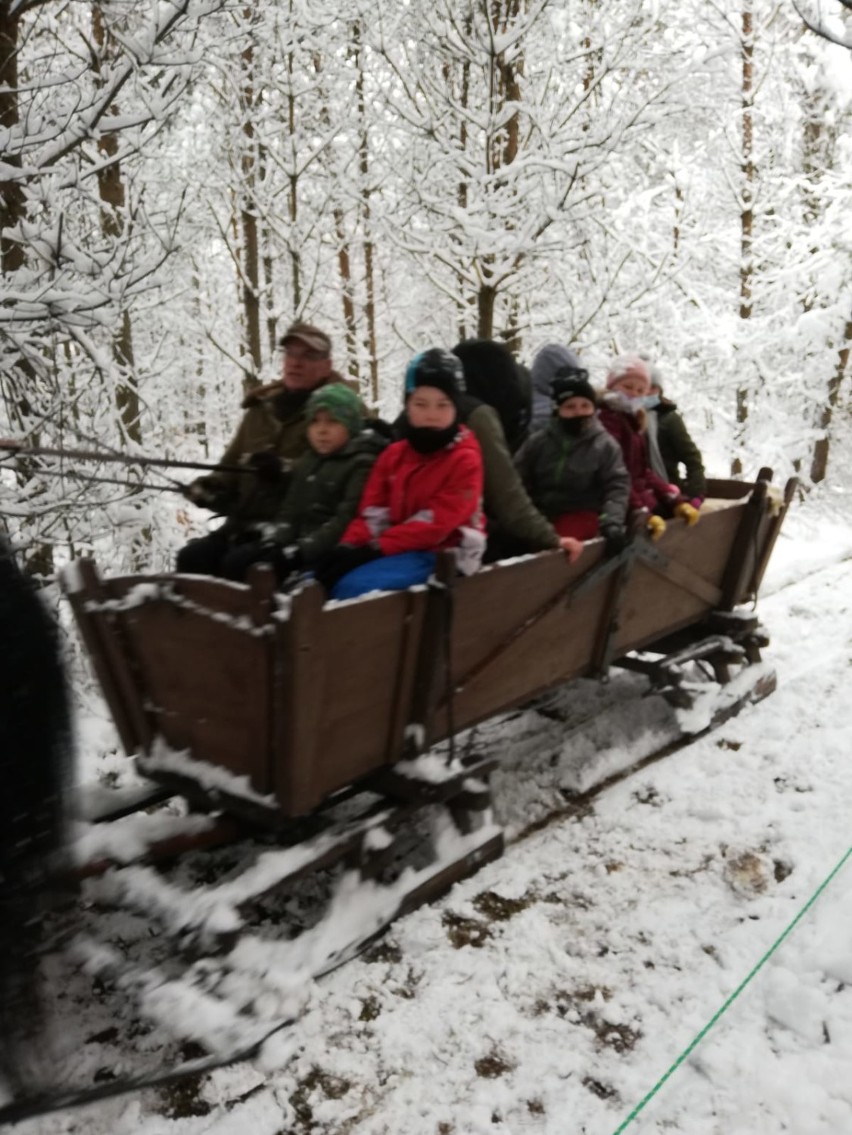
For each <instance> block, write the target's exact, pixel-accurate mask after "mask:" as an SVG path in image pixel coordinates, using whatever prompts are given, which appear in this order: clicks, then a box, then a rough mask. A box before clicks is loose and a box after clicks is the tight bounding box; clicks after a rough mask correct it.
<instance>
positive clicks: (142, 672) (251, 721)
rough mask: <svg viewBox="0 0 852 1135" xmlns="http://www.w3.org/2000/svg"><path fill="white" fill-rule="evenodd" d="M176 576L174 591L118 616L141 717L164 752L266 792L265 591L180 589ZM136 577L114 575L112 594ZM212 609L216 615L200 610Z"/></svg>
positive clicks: (217, 585) (217, 586)
mask: <svg viewBox="0 0 852 1135" xmlns="http://www.w3.org/2000/svg"><path fill="white" fill-rule="evenodd" d="M184 580H185V577H176V579H175V581H174V586H173V587H168V588H164V589H161V591H160V593H159V595H155V596H152V597H151V598H150V599H149V600H148V601H146V602H144V603H141V604H139V605H134V606H131V607H129V608H128V609H127V610H125V611H122V612H121V620H122V629H123V631H124V635H125V638H126V640H127V641H128V643H129V644H130V648H131V650H132V654H133V657H134V662H135V669H136V670H137V672H138V673H139V676H140V683H141V684H142V686H143V688H144V690H145V694H146V702H147V705H148V707H149V719H150V720H151V721H152V723H153V724H154V725H155V728H156V733H157V734H158V735H159V736H161V737H162V738H163V739H164V740H165V742H166V743H167V744H168V745H169V746H170V747H171V748H172V749H174V750H176V751H183V750H186V751H188V752H189V754H190V755H191V756H192V757H193V758H194V759H195V760H198V761H207V762H209V763H211V764H214V765H218V766H220V767H223V768H226V769H227V770H228V771H229V772H231V773H233V774H234V775H235V776H238V777H241V776H246V777H248V779H249V782H250V785H251V788H252V789H253V790H254V791H255V792H257V793H259V794H261V795H265V794H267V793H268V792H270V791H271V786H270V721H269V712H268V705H269V682H270V675H269V670H270V666H271V650H272V646H271V638H272V635H271V631H272V628H271V625H270V626H268V627H267V625H265V624H264V618H265V615H264V608H265V609H266V611H267V613H268V597H267V599H266V600H264V598H263V596H262V594H259V593H258V591H257V590H255V591H252V590H251V589H247V588H244V587H243V588H236V587H233V586H229V585H227V584H223V583H221V582H220V581H218V580H190V581H189V582H190V587H189V588H186V587H185V586H184ZM134 582H135V581H134V580H133V579H125V580H118V581H116V590H117V592H118V595H121V594H122V593H126V592H127V591H128V590H130V588H131V587H132V586H133V584H134ZM220 596H221V597H222V599H223V605H224V606H226V607H227V610H226V611H225V612H221V607H219V606H218V605H217V604H218V598H219V597H220ZM217 610H218V611H220V612H221V613H220V615H219V617H218V618H214V617H211V616H210V615H209V614H208V611H211V612H216V611H217ZM258 622H260V623H261V625H260V626H258V625H257V624H258ZM152 740H153V738H152ZM148 748H149V749H150V744H149V746H148Z"/></svg>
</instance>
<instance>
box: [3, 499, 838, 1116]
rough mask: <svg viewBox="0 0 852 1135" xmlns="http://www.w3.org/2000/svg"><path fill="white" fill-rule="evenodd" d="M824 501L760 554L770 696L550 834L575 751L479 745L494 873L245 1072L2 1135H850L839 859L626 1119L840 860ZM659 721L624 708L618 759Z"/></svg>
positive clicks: (509, 725)
mask: <svg viewBox="0 0 852 1135" xmlns="http://www.w3.org/2000/svg"><path fill="white" fill-rule="evenodd" d="M843 503H844V502H843V501H842V500H839V499H838V500H837V501H836V502H835V504H834V505H832V506H831V507H830V508H829V507H828V506H827V504H825V502H823V505H822V507H820V508H817V507H814V506H808V507H807V508H806V507H798V508H794V510H793V511H792V513H791V515H790V516H789V517H788V520H787V522H786V528H785V531H784V533H783V534H782V537H781V539H780V541H779V544H778V547H777V550H776V554H775V557H774V560H773V562H772V564H771V565H770V570H769V573H768V576H767V579H766V581H765V584H764V594H763V596H762V598H761V602H760V607H759V609H760V614H761V617H762V621H763V623H764V624H765V626H766V627H767V629H768V630H769V631H770V634H771V638H772V642H771V645H770V647H769V648H768V649H767V651H766V652H765V657H766V659H767V660H768V661H769V662H771V663H772V664H773V665H774V667H775V669H776V671H777V675H778V690H777V692H776V693H775V694H774V695H773V696H772V697H770V698H768V699H767V700H765V701H763V702H761V703H760V704H758V705H755V706H753V707H750V708H748V709H747V710H745V711H744V712H743V713H741V714H740V715H739V716H738V717H736V718H734V719H733V720H731V721H729V722H728V723H727V724H725V725H724V726H722V727H721V728H719V729H718V730H716V731H715V732H713V733H710V734H708V735H706V736H703V737H701V738H700V739H698V740H696V741H694V742H693V743H692V744H690V745H688V746H686V747H684V748H682V749H680V750H679V751H677V752H676V753H674V754H673V755H672V756H670V757H668V758H666V759H665V760H662V761H659V762H657V763H655V764H652V765H650V766H648V767H646V768H645V769H643V770H642V771H640V772H638V773H635V774H633V775H631V776H629V777H627V778H626V779H624V780H622V781H621V782H619V783H617V784H615V785H614V786H612V787H610V788H607V789H605V790H604V791H603V792H602V793H601V794H599V795H598V796H597V797H596V798H595V799H594V800H593V802H592V803H591V805H590V806H589V807H588V808H585V809H581V810H577V809H564V808H563V809H562V811H561V813H560V814H559V815H558V817H557V818H554V819H551V821H550V822H544V823H543V824H542V826H537V825H536V824H532V825H530V824H529V823H528V821H529V820H536V819H542V820H543V819H544V817H546V816H548V815H552V814H553V813H554V810H555V809H556V806H557V804H558V802H559V801H560V800H561V801H562V802H563V804H564V798H563V797H562V795H561V794H560V792H559V789H560V787H561V786H567V787H572V786H573V784H574V783H575V780H576V775H577V770H576V753H577V746H578V744H582V743H583V742H582V738H581V737H579V738H578V737H577V736H573V735H572V736H571V737H570V738H569V740H568V741H567V742H566V739H565V727H564V725H560V723H559V722H558V721H554V720H553V719H552V718H547V717H541V718H540V720H539V721H538V723H537V725H536V724H535V723H534V722H533V719H534V717H535V715H533V714H527V715H526V716H525V717H524V718H518V717H517V716H516V717H514V718H513V719H512V720H510V721H507V722H505V723H504V725H503V726H502V730H503V731H502V734H501V735H500V736H499V737H498V738H497V739H496V742H495V738H494V737H488V735H487V731H486V734H485V739H486V740H487V741H488V743H489V744H492V745H493V744H495V743H497V744H499V743H500V742H501V739H502V744H503V745H504V747H505V756H506V762H505V767H504V769H503V771H502V772H501V773H500V774H498V776H497V777H496V778H495V792H496V797H497V808H498V811H499V812H500V816H499V817H498V818H500V819H502V820H503V822H505V823H506V827H507V831H508V833H509V836H510V846H509V847H508V849H507V854H506V855H505V857H504V858H503V859H502V860H500V861H498V862H496V863H494V864H491V865H490V866H488V867H486V868H485V869H483V870H482V871H481V872H480V873H479V874H478V875H476V876H475V877H473V878H471V879H469V880H467V881H465V882H464V883H463V884H461V885H459V886H457V887H456V888H455V889H454V890H453V891H452V892H451V893H450V894H449V895H448V896H447V897H446V898H445V899H444V900H443V901H441V902H440V903H437V904H436V905H434V906H431V907H427V908H424V909H421V910H420V911H418V912H417V913H415V914H413V915H411V916H409V917H408V918H406V919H404V920H402V921H400V922H398V923H396V924H395V925H394V926H393V927H392V928H391V929H390V931H389V932H388V933H387V934H386V935H385V937H384V938H383V939H382V940H381V941H380V942H379V943H378V944H377V945H375V946H374V947H372V948H371V949H370V950H369V951H368V952H367V953H366V954H365V955H364V956H363V957H362V958H360V959H358V960H356V961H354V962H352V963H350V964H349V965H347V966H345V967H343V968H341V969H339V970H337V971H335V972H334V973H332V974H331V975H329V976H328V977H326V978H323V979H321V980H320V981H318V982H316V983H315V984H314V985H313V986H312V988H311V989H310V990H309V1001H308V1007H307V1010H306V1012H305V1013H304V1015H303V1016H302V1018H301V1019H300V1021H299V1022H298V1024H297V1025H296V1026H295V1027H294V1028H293V1029H292V1030H291V1031H290V1032H289V1033H288V1034H287V1035H286V1038H283V1037H279V1038H277V1039H276V1041H275V1043H273V1044H271V1045H270V1046H269V1049H268V1051H267V1052H265V1053H264V1057H263V1059H261V1060H258V1061H255V1062H252V1063H249V1064H243V1065H240V1066H236V1067H231V1068H227V1069H222V1070H219V1071H217V1072H215V1073H213V1074H211V1075H210V1076H209V1077H208V1078H206V1079H204V1080H203V1081H201V1082H200V1083H191V1084H189V1085H187V1086H186V1088H185V1090H183V1091H182V1092H176V1091H174V1090H169V1091H155V1090H150V1091H147V1092H143V1093H140V1094H138V1095H136V1096H129V1097H125V1098H123V1099H120V1100H114V1101H109V1102H106V1103H102V1104H98V1105H93V1106H91V1107H89V1108H86V1109H83V1110H79V1111H75V1112H67V1113H60V1114H58V1115H55V1116H50V1117H45V1118H42V1119H40V1120H35V1121H31V1122H29V1123H27V1124H22V1125H21V1126H20V1128H19V1130H20V1131H21V1132H23V1133H26V1135H35V1133H36V1132H39V1133H44V1135H47V1133H51V1135H54V1133H55V1135H60V1133H71V1132H79V1133H83V1132H85V1133H86V1135H130V1133H131V1132H132V1133H134V1135H135V1133H144V1135H202V1133H204V1135H237V1133H240V1135H244V1133H246V1132H250V1133H251V1135H283V1133H284V1132H291V1131H292V1132H297V1133H300V1135H301V1133H309V1132H310V1133H314V1135H332V1133H335V1135H337V1133H343V1132H347V1133H357V1135H386V1133H387V1135H400V1133H406V1135H474V1133H479V1132H488V1133H489V1135H498V1133H501V1132H506V1133H508V1132H511V1133H513V1135H514V1133H521V1132H524V1133H526V1132H530V1133H541V1135H545V1133H547V1135H579V1133H583V1135H616V1133H617V1132H619V1131H621V1130H626V1131H628V1132H630V1133H636V1135H639V1133H640V1132H645V1133H654V1135H669V1133H672V1132H681V1133H684V1135H710V1133H714V1135H715V1133H719V1135H722V1133H724V1135H746V1133H748V1135H758V1133H764V1132H765V1133H767V1135H775V1133H778V1132H790V1133H795V1135H822V1133H825V1135H829V1133H831V1135H842V1133H852V1078H847V1077H848V1067H849V1065H850V1062H852V865H845V866H843V867H841V869H840V870H839V871H838V872H837V874H836V876H835V877H834V878H833V879H832V880H831V882H830V883H829V884H828V886H827V887H826V889H825V890H824V892H823V893H822V894H821V895H820V896H819V897H818V899H817V900H816V901H815V902H814V903H813V905H812V906H811V907H810V908H809V909H808V910H807V911H806V912H805V913H804V914H803V915H802V917H801V918H800V920H799V921H798V923H797V924H796V925H795V926H794V927H793V929H792V931H791V932H790V933H789V935H788V936H787V937H786V938H785V939H784V940H783V941H782V942H781V943H780V944H779V945H778V946H777V948H776V949H774V952H772V953H771V956H769V957H768V959H767V960H766V961H765V964H764V965H763V966H762V967H761V968H760V969H759V970H758V972H756V973H755V974H754V976H753V977H752V979H751V981H750V982H748V984H746V986H745V988H743V989H742V991H741V992H740V993H739V995H738V996H737V997H736V998H735V999H734V1000H733V1001H732V1002H731V1004H730V1005H729V1007H728V1008H727V1009H726V1011H725V1012H724V1014H723V1015H722V1016H721V1017H720V1018H719V1019H718V1021H717V1022H716V1023H715V1024H714V1025H713V1027H712V1028H711V1029H710V1030H709V1031H708V1032H707V1034H706V1036H705V1037H704V1038H703V1039H702V1040H701V1042H700V1043H699V1044H698V1045H697V1046H696V1047H695V1048H694V1049H693V1050H692V1052H691V1053H690V1055H688V1057H687V1058H686V1059H685V1060H684V1061H683V1063H682V1064H680V1066H679V1067H677V1068H676V1070H675V1071H674V1072H673V1073H672V1075H671V1076H670V1077H669V1078H668V1079H667V1080H666V1082H665V1083H663V1085H662V1086H661V1087H660V1089H659V1091H658V1092H657V1093H656V1094H655V1095H654V1096H653V1098H651V1099H650V1100H649V1101H648V1102H647V1105H646V1106H645V1107H644V1108H643V1109H642V1110H641V1111H640V1112H639V1114H638V1115H636V1116H635V1118H633V1119H631V1120H630V1122H629V1123H628V1122H627V1121H628V1118H629V1117H630V1116H631V1113H632V1112H633V1110H634V1109H635V1108H636V1107H637V1106H638V1105H639V1104H640V1102H641V1101H643V1100H645V1098H646V1096H647V1095H648V1093H649V1092H651V1090H652V1088H654V1086H655V1085H656V1084H657V1082H658V1081H659V1080H660V1079H661V1078H662V1077H663V1076H664V1074H665V1073H666V1072H667V1071H668V1070H669V1069H670V1068H671V1067H672V1066H673V1065H674V1064H675V1062H676V1061H677V1060H678V1058H679V1057H680V1056H681V1054H682V1053H683V1052H684V1051H685V1050H686V1049H687V1048H688V1047H689V1046H690V1045H691V1043H692V1042H693V1041H694V1039H695V1038H696V1037H697V1035H698V1034H699V1033H700V1032H701V1030H702V1029H704V1028H705V1026H707V1025H708V1023H709V1022H711V1020H712V1019H713V1017H714V1014H716V1013H717V1011H718V1010H719V1009H720V1008H721V1007H722V1005H723V1004H724V1003H725V1002H726V1000H727V999H728V998H730V996H731V995H732V994H733V993H734V992H735V991H736V990H737V989H738V988H739V987H740V985H741V984H742V983H743V982H744V980H745V979H746V978H747V977H748V976H749V974H750V973H751V972H752V970H753V969H754V968H755V967H756V966H757V965H758V963H759V962H760V961H761V960H762V959H763V958H764V957H765V955H766V954H767V952H768V951H770V950H771V949H772V947H773V946H775V944H776V943H777V941H778V939H779V937H780V936H781V935H782V934H783V933H784V931H785V930H786V929H787V928H788V927H789V926H790V924H791V923H792V922H793V920H794V919H795V918H796V917H797V916H798V915H799V914H800V912H801V911H802V909H803V908H804V907H805V905H806V903H808V901H809V900H810V899H811V897H812V896H813V895H814V894H815V892H816V891H817V889H818V888H819V887H820V885H821V883H822V882H823V880H825V879H826V877H827V876H829V874H830V873H831V872H832V870H833V869H834V868H835V866H836V865H837V864H838V863H839V862H840V861H841V860H842V859H843V857H844V855H845V854H846V853H847V850H848V849H849V847H850V844H852V839H851V838H850V823H849V810H850V805H852V761H850V759H849V758H850V743H849V737H850V729H852V697H850V692H851V691H852V682H850V677H852V673H850V665H852V618H850V609H852V525H850V523H849V522H846V521H844V520H843V519H842V517H843ZM588 685H589V694H588V697H589V699H590V701H594V698H595V696H596V695H595V693H594V690H593V689H592V688H591V684H588ZM642 704H643V705H647V704H649V703H647V702H646V703H642ZM615 716H616V717H617V715H615ZM608 720H611V719H608ZM594 728H595V729H597V730H600V728H601V727H600V725H597V726H595V727H594ZM653 728H656V726H654V725H653V723H651V724H649V723H648V722H646V721H644V720H643V721H642V722H641V723H640V722H639V719H638V710H637V713H636V714H635V715H632V714H631V715H627V716H626V718H625V716H624V715H622V718H621V721H620V732H619V729H618V728H612V729H611V730H610V735H608V736H607V737H606V741H605V743H606V745H607V746H608V747H609V749H610V751H611V755H612V757H613V759H614V760H616V761H617V759H618V757H619V752H621V754H622V755H626V754H627V753H630V755H631V756H635V755H636V753H637V750H638V749H640V748H641V747H642V746H643V745H645V746H648V739H647V736H646V734H647V731H648V729H653ZM100 729H101V727H100V726H99V725H97V723H92V722H89V723H84V728H83V730H82V733H83V736H84V738H86V739H89V738H92V737H94V736H95V735H96V734H97V733H99V731H100ZM602 735H603V734H601V733H600V732H598V733H596V734H595V736H596V737H597V742H596V744H597V745H600V744H602V743H603V742H601V740H600V738H601V736H602ZM653 747H654V744H651V745H650V748H653ZM68 1027H69V1028H71V1023H70V1021H69V1026H68ZM128 1070H129V1069H125V1071H128ZM625 1124H627V1125H626V1126H624V1125H625Z"/></svg>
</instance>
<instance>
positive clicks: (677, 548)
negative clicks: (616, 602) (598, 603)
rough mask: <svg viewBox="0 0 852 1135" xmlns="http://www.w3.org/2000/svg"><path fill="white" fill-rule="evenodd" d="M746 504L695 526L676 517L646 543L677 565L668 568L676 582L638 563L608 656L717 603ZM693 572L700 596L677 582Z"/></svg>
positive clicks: (676, 627)
mask: <svg viewBox="0 0 852 1135" xmlns="http://www.w3.org/2000/svg"><path fill="white" fill-rule="evenodd" d="M747 507H748V502H747V501H746V500H743V501H742V502H737V503H736V504H735V505H734V506H732V507H731V508H728V509H724V510H722V511H720V512H713V513H710V514H709V515H707V516H705V517H703V518H702V519H701V521H699V524H698V525H697V527H695V528H687V527H686V526H685V525H683V524H681V523H679V522H675V523H674V524H670V525H669V526H668V528H667V529H666V532H665V534H664V536H663V537H662V539H661V540H660V541H659V542H658V543H655V544H652V545H650V547H649V549H648V551H649V554H650V555H653V553H654V552H656V551H659V553H660V555H661V556H664V557H665V558H666V560H667V561H669V563H670V564H673V565H677V566H676V567H673V568H672V569H671V574H672V575H673V576H674V575H676V576H677V582H676V581H675V579H674V578H665V577H663V576H661V575H659V574H658V573H657V572H655V571H654V570H653V569H652V566H651V564H650V563H647V562H643V561H642V560H641V559H640V561H639V562H637V564H636V567H635V570H634V572H633V574H632V576H631V578H630V579H629V581H628V586H627V588H626V592H625V596H624V601H623V605H622V611H621V615H620V620H619V623H620V625H619V628H618V632H617V634H616V636H615V644H614V648H613V654H612V657H613V659H615V658H620V657H622V656H623V655H625V654H628V653H629V652H630V651H632V650H641V649H642V648H643V647H644V646H646V645H647V644H649V643H653V642H655V641H659V639H660V638H661V637H662V636H663V635H668V634H672V633H676V632H678V631H680V630H682V629H684V628H686V627H689V626H691V625H692V624H695V623H698V622H701V621H702V620H703V619H704V618H705V617H706V615H707V614H709V612H710V611H711V610H713V609H714V608H715V607H717V606H718V601H719V598H720V591H721V587H722V581H723V579H724V576H725V572H726V571H727V570H728V562H729V556H730V550H731V547H732V545H733V544H734V542H735V540H736V539H737V537H738V533H739V530H740V528H741V523H742V515H743V512H744V511H745V509H746V508H747ZM695 577H698V578H700V579H701V580H703V581H704V584H705V585H706V586H704V587H702V588H701V591H702V593H703V594H702V595H696V594H695V591H696V590H697V588H696V587H695V586H693V587H692V588H691V589H690V590H687V589H685V588H684V587H683V586H681V583H680V581H681V580H684V581H685V580H686V579H689V580H691V581H693V583H694V579H695Z"/></svg>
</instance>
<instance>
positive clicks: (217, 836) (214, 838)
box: [71, 816, 244, 879]
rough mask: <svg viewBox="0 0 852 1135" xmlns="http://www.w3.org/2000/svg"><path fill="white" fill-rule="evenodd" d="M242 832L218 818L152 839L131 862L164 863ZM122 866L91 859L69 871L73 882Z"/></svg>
mask: <svg viewBox="0 0 852 1135" xmlns="http://www.w3.org/2000/svg"><path fill="white" fill-rule="evenodd" d="M243 834H244V833H243V831H242V829H241V828H240V827H239V825H238V823H237V821H236V820H235V819H234V818H233V817H232V816H220V817H218V818H217V820H216V822H215V823H214V824H212V825H211V826H210V827H209V828H206V829H205V830H204V831H197V832H186V833H183V834H177V835H172V836H168V837H167V838H165V839H157V840H152V841H151V842H150V843H149V844H147V845H146V846H145V849H144V851H143V852H142V853H141V854H140V855H139V857H138V858H137V859H136V860H134V862H136V863H165V862H168V861H169V860H171V859H177V858H179V857H180V856H181V855H185V854H186V853H187V852H189V851H206V850H210V849H211V848H214V847H222V846H224V845H225V844H229V843H234V842H235V841H236V840H238V839H239V838H240V836H241V835H243ZM122 866H124V864H123V863H122V862H121V861H119V860H117V859H113V858H111V857H110V856H103V857H101V858H99V859H90V860H88V861H87V862H86V863H82V864H81V865H80V866H79V867H77V868H75V869H74V870H73V871H71V875H72V877H73V878H75V879H91V878H95V877H96V876H98V875H104V874H106V872H107V871H111V870H112V869H113V868H116V867H117V868H119V869H120V868H121V867H122Z"/></svg>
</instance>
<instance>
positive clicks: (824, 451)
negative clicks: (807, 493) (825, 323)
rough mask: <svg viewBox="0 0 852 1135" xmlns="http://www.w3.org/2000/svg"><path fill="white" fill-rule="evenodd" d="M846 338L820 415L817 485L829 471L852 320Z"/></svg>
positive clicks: (814, 471)
mask: <svg viewBox="0 0 852 1135" xmlns="http://www.w3.org/2000/svg"><path fill="white" fill-rule="evenodd" d="M844 338H845V344H844V346H843V347H842V348H841V349H840V351H839V352H838V355H837V366H836V367H835V370H834V374H833V375H832V376H831V379H830V380H829V383H828V390H827V391H826V399H825V403H824V404H823V407H822V412H821V414H820V419H819V423H818V424H819V428H820V429H821V430H822V437H820V438H819V439H818V440H817V441H816V442H815V444H814V452H813V457H812V458H811V481H812V482H813V483H814V484H815V485H818V484H819V482H820V481H824V480H825V475H826V472H827V470H828V451H829V446H830V444H831V435H830V430H831V420H832V417H833V414H834V410H835V407H836V406H837V403H838V401H839V399H840V388H841V386H842V385H843V379H844V377H845V375H846V368H847V367H848V365H849V353H850V343H852V319H849V320H848V321H847V323H846V331H845V333H844Z"/></svg>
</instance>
